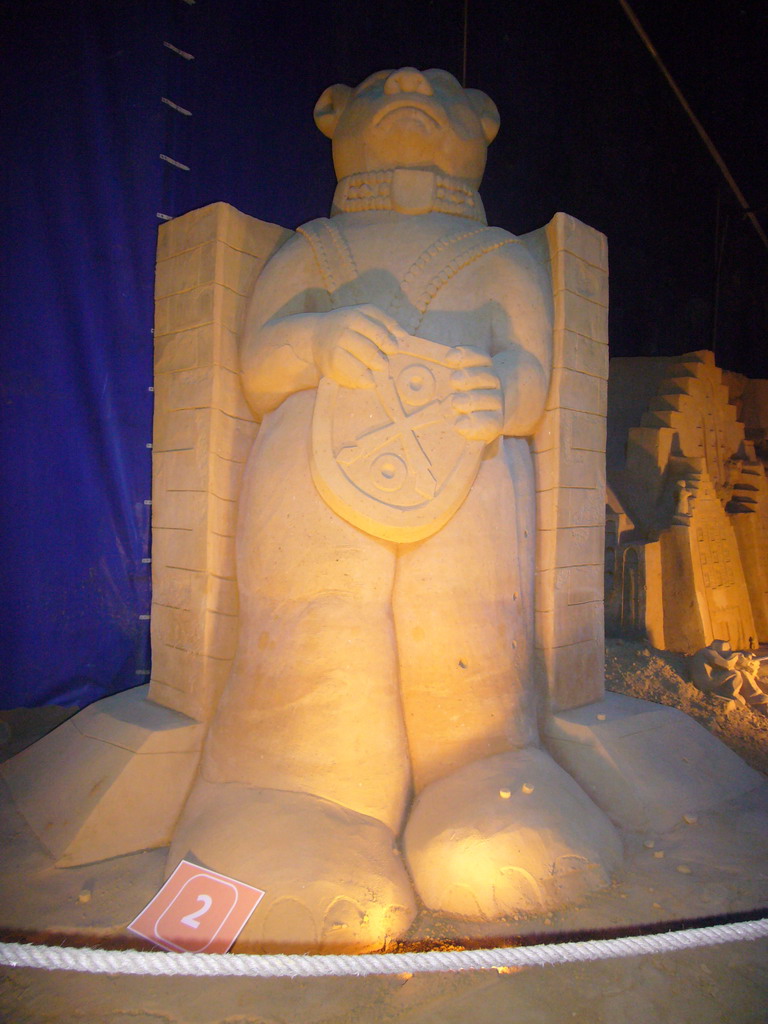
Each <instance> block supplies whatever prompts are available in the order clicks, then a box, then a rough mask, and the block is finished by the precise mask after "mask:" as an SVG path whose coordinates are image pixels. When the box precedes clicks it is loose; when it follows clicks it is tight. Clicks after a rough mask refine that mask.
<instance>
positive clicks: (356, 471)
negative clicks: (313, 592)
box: [312, 335, 485, 543]
mask: <svg viewBox="0 0 768 1024" xmlns="http://www.w3.org/2000/svg"><path fill="white" fill-rule="evenodd" d="M457 355H458V353H457V351H456V350H455V349H449V348H446V347H445V346H444V345H438V344H436V343H435V342H432V341H428V340H426V339H424V338H417V337H415V336H413V335H411V336H409V337H408V339H407V342H405V343H401V346H400V348H399V349H398V351H397V352H395V353H394V354H392V355H390V356H389V366H388V370H387V371H381V372H376V373H374V374H373V377H374V381H375V387H373V388H370V389H368V388H346V387H342V386H341V385H340V384H337V383H336V382H335V381H332V380H330V379H329V378H327V377H325V378H323V379H322V381H321V382H320V385H319V387H318V391H317V399H316V402H315V412H314V420H313V424H312V476H313V479H314V481H315V486H316V487H317V489H318V491H319V492H320V494H321V495H322V497H323V499H324V500H325V502H326V503H327V504H328V505H329V506H330V507H331V508H332V509H333V510H334V512H337V513H338V514H339V515H340V516H342V517H343V518H344V519H346V520H347V521H348V522H350V523H352V524H353V525H354V526H357V527H359V528H360V529H361V530H365V531H366V532H367V533H370V534H373V536H375V537H381V538H383V539H385V540H390V541H394V542H395V543H411V542H413V541H418V540H423V539H424V538H425V537H429V536H430V535H431V534H433V533H436V532H437V531H438V530H439V529H440V528H441V527H442V526H444V525H445V523H447V522H448V520H449V519H450V518H451V516H452V515H453V514H454V512H455V511H456V510H457V509H458V508H459V506H460V505H461V503H462V502H463V501H464V499H465V498H466V496H467V494H468V493H469V489H470V487H471V486H472V483H473V481H474V479H475V477H476V475H477V471H478V468H479V465H480V459H481V458H482V454H483V449H484V447H485V445H484V444H483V442H482V441H468V440H466V439H465V438H463V437H462V436H461V435H460V434H459V433H458V432H457V431H456V429H455V427H454V424H455V422H456V418H457V414H456V412H455V411H454V409H453V407H452V403H451V398H452V396H453V394H454V390H453V388H452V386H451V374H452V373H453V372H454V370H456V369H457V362H456V356H457ZM447 360H450V364H449V362H448V361H447ZM458 365H460V364H458Z"/></svg>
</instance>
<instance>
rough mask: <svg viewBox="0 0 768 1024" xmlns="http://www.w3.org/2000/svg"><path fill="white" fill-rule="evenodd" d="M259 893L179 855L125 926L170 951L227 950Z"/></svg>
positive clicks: (256, 904) (257, 890)
mask: <svg viewBox="0 0 768 1024" xmlns="http://www.w3.org/2000/svg"><path fill="white" fill-rule="evenodd" d="M263 895H264V892H263V890H262V889H256V888H254V887H253V886H252V885H246V884H245V882H238V881H237V880H236V879H234V878H227V876H226V875H220V874H219V873H218V872H217V871H211V870H210V869H209V868H201V867H199V866H198V865H197V864H191V863H190V862H189V861H187V860H183V861H182V862H181V863H180V864H179V866H178V867H177V868H176V870H175V871H174V872H173V874H172V875H171V877H170V878H169V879H168V881H167V882H166V883H165V885H164V886H163V887H162V889H161V890H160V892H158V894H157V896H155V897H154V899H153V900H151V902H150V903H148V904H147V906H146V907H145V908H144V910H142V912H141V913H140V914H139V916H138V917H137V918H135V919H134V920H133V921H131V923H130V924H129V925H128V930H129V931H131V932H133V933H134V934H135V935H141V936H142V938H145V939H149V941H150V942H154V943H155V945H157V946H162V947H163V949H168V950H171V951H174V952H188V953H226V952H227V950H228V949H229V948H230V946H231V945H232V943H233V942H234V941H235V939H236V938H237V936H238V935H239V934H240V932H241V931H242V930H243V928H244V927H245V923H246V921H247V920H248V918H249V917H250V916H251V914H252V913H253V912H254V910H255V909H256V907H257V906H258V904H259V902H260V900H261V898H262V896H263Z"/></svg>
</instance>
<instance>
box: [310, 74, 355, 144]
mask: <svg viewBox="0 0 768 1024" xmlns="http://www.w3.org/2000/svg"><path fill="white" fill-rule="evenodd" d="M351 95H352V90H351V89H350V87H349V86H348V85H330V86H328V88H327V89H326V90H325V92H324V93H323V95H322V96H321V97H320V99H319V100H318V101H317V103H316V104H315V124H316V125H317V127H318V128H319V129H320V131H321V132H322V133H323V135H327V136H328V138H329V139H332V138H333V134H334V132H335V131H336V125H337V124H338V123H339V118H340V117H341V115H342V114H343V113H344V108H345V107H346V105H347V103H348V102H349V97H350V96H351Z"/></svg>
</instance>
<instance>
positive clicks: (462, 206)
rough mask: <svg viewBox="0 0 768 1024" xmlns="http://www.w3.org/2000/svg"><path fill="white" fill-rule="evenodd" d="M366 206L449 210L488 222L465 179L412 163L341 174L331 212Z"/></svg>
mask: <svg viewBox="0 0 768 1024" xmlns="http://www.w3.org/2000/svg"><path fill="white" fill-rule="evenodd" d="M366 210H393V211H395V212H396V213H407V214H423V213H452V214H455V215H456V216H457V217H466V218H467V219H468V220H474V221H477V222H478V223H480V224H487V220H486V217H485V208H484V207H483V201H482V199H481V198H480V195H479V193H478V192H476V191H475V190H474V189H473V188H472V187H471V186H470V185H468V184H467V182H466V181H464V180H463V179H462V178H452V177H450V176H449V175H447V174H441V173H440V172H439V171H430V170H422V169H420V168H415V167H398V168H396V169H395V170H393V171H365V172H363V173H361V174H350V175H349V176H348V177H346V178H342V179H341V181H340V182H339V183H338V185H337V186H336V192H335V193H334V196H333V207H332V208H331V216H332V217H333V216H335V215H337V214H340V213H359V212H363V211H366Z"/></svg>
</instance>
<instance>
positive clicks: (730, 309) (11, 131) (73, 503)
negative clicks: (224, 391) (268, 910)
mask: <svg viewBox="0 0 768 1024" xmlns="http://www.w3.org/2000/svg"><path fill="white" fill-rule="evenodd" d="M635 6H636V7H637V9H638V10H639V12H640V13H641V15H642V16H643V17H645V18H647V19H650V23H649V24H648V27H649V28H650V29H651V30H652V34H654V35H655V37H656V38H659V37H660V38H661V39H662V41H663V42H665V43H667V44H668V51H667V52H668V53H671V55H672V57H674V56H675V54H677V63H676V64H674V67H675V69H676V70H678V71H679V72H680V73H681V74H682V76H683V79H682V84H683V85H684V86H685V87H686V88H690V89H692V90H693V91H694V97H693V98H694V99H696V100H697V101H698V104H699V106H698V110H699V112H700V115H701V116H702V118H703V119H704V120H706V119H707V116H711V117H714V116H715V115H716V114H718V110H719V115H718V116H720V122H719V127H720V128H721V129H722V131H721V136H720V137H721V138H723V139H724V140H725V143H726V146H727V147H729V148H728V149H727V153H726V155H727V157H728V159H729V161H730V162H731V164H732V166H733V169H734V171H735V172H736V173H737V177H739V178H740V180H742V182H745V185H744V187H745V188H747V189H748V190H749V189H751V190H752V191H751V192H750V194H751V195H755V194H758V198H759V192H760V188H761V187H763V186H764V167H765V163H764V161H762V162H760V160H758V159H755V161H754V162H753V163H751V162H750V160H749V154H750V153H752V154H753V155H754V156H755V157H756V158H757V157H758V156H759V153H758V152H757V151H756V150H755V147H754V144H752V149H751V150H750V148H749V144H746V145H745V143H744V140H745V138H746V139H748V140H749V139H752V138H753V135H754V137H756V136H757V128H758V125H761V124H762V113H763V112H764V104H762V105H761V104H757V105H755V102H754V100H751V103H752V105H751V106H750V97H754V95H756V94H759V90H757V80H756V79H755V78H754V77H753V76H752V72H751V71H750V68H751V66H752V65H751V63H750V53H752V51H751V50H749V47H750V46H751V47H752V50H753V51H754V53H752V56H753V57H754V64H755V66H757V64H758V62H759V63H760V67H761V68H762V67H763V65H764V63H765V62H764V61H763V60H762V55H761V52H760V50H759V47H760V46H761V44H760V43H759V39H760V33H759V32H757V31H756V23H755V22H754V19H753V22H749V20H748V21H747V23H745V24H743V25H742V26H741V29H739V27H738V25H736V27H734V24H733V19H730V20H729V21H728V31H729V32H730V33H731V35H730V37H729V36H728V35H727V32H726V31H725V28H724V27H723V26H721V25H720V23H719V22H718V20H717V17H716V15H717V12H718V11H719V10H720V9H721V8H722V9H725V8H724V5H723V4H718V3H713V2H704V0H703V2H702V4H701V5H696V17H695V18H694V15H693V13H692V11H691V8H690V6H689V5H688V4H686V3H685V2H684V0H674V2H673V0H670V6H669V7H668V8H667V10H668V12H671V14H668V15H667V16H665V19H662V20H661V21H657V22H654V21H653V18H654V5H653V4H652V3H651V2H650V0H643V2H638V3H637V4H636V5H635ZM741 6H742V7H743V8H745V9H748V10H751V7H750V5H749V4H746V5H741ZM508 8H509V9H508V10H507V9H505V8H504V9H500V8H499V7H498V5H496V4H495V3H492V2H491V0H471V2H470V4H469V10H470V23H469V33H468V49H467V57H468V84H470V85H475V86H477V87H479V88H484V89H485V90H486V91H488V92H489V93H490V94H491V95H492V96H493V97H494V98H495V99H496V100H497V102H498V104H499V106H500V107H501V110H502V117H503V120H502V133H501V135H500V136H499V140H498V141H497V142H496V143H495V145H494V149H493V150H492V153H491V158H490V164H489V173H488V175H487V179H486V185H485V187H484V190H483V195H484V198H485V201H486V206H487V208H488V211H489V216H490V219H491V221H492V222H494V223H498V224H501V225H503V226H504V227H507V228H509V229H511V230H513V231H527V230H531V229H533V228H534V227H537V226H540V225H541V224H543V223H545V222H546V221H547V220H549V219H550V218H551V216H552V215H553V214H554V212H555V211H556V210H557V209H565V210H567V211H568V212H570V213H573V214H574V215H576V216H578V217H580V218H581V219H583V220H586V221H587V222H589V223H591V224H593V225H594V226H595V227H597V228H599V229H600V230H603V231H606V233H608V235H609V238H610V241H611V259H612V300H613V312H612V321H611V325H612V345H613V349H614V352H615V353H616V354H623V355H625V354H658V353H666V354H673V353H675V352H680V351H686V350H690V349H692V348H704V347H711V340H712V334H711V320H712V306H713V280H714V278H715V272H716V268H718V267H719V270H718V271H717V272H718V274H719V275H720V276H719V279H718V282H719V283H718V289H719V290H718V303H719V310H720V313H719V315H720V327H719V335H718V337H719V339H720V344H721V346H722V352H723V358H722V359H721V362H724V363H725V365H728V361H729V359H730V362H731V365H733V368H735V369H748V370H749V371H750V372H751V373H752V374H753V375H761V374H762V375H764V376H765V375H768V365H766V356H765V349H766V346H765V341H764V338H765V325H766V322H767V321H768V317H766V316H765V315H764V313H765V307H766V304H767V303H766V300H765V285H764V283H763V284H762V285H761V284H760V281H763V282H764V279H765V260H764V256H765V254H764V252H763V253H762V255H761V252H760V247H759V244H757V243H756V241H755V239H754V238H753V237H752V235H751V234H750V229H749V226H748V225H747V226H746V227H745V225H744V223H743V220H741V219H740V217H739V216H738V211H736V210H735V209H734V207H733V204H732V201H731V200H730V199H729V197H728V196H727V195H725V194H724V193H723V191H722V188H721V185H720V182H719V178H718V175H717V172H716V171H715V170H714V169H713V167H712V166H711V162H710V161H709V158H708V157H707V155H706V153H705V152H704V151H703V147H702V146H701V143H700V141H699V140H698V139H697V138H696V137H695V134H694V133H693V132H692V130H691V129H690V125H689V124H688V123H687V121H686V119H685V117H684V116H683V115H682V114H681V112H680V110H679V108H678V107H677V106H676V103H675V101H674V99H673V98H672V97H671V94H670V93H669V90H668V88H667V86H666V85H665V83H664V82H663V81H662V80H661V78H660V76H659V75H658V72H657V70H656V69H655V68H654V67H653V66H652V63H651V62H650V59H649V58H648V56H647V54H646V53H645V52H644V51H643V49H642V47H641V46H640V45H639V43H638V41H637V39H636V37H635V36H634V35H633V33H632V30H631V29H630V28H629V26H628V24H627V22H626V19H625V18H624V17H623V15H622V13H621V10H620V8H619V6H618V4H617V3H615V2H613V0H589V2H587V3H586V4H585V3H572V4H571V3H563V2H562V0H541V2H540V3H537V4H535V5H527V6H526V7H525V8H524V9H523V8H522V7H521V6H520V5H508ZM740 10H741V8H740ZM463 12H464V0H440V2H437V0H434V2H433V0H426V2H424V3H420V4H416V3H406V2H405V0H386V2H385V0H369V2H368V3H366V4H362V5H361V4H359V3H356V2H352V0H338V2H337V3H330V2H325V0H298V2H292V0H282V2H274V0H196V2H193V0H69V2H63V0H53V2H49V0H36V2H34V3H33V2H29V3H19V2H18V0H14V2H13V3H10V2H7V0H0V16H1V18H2V24H0V39H2V48H3V52H2V54H0V82H2V87H3V88H2V95H3V105H2V112H1V113H0V118H1V119H2V121H1V123H0V138H2V140H3V150H4V155H5V159H4V161H3V165H2V172H1V173H2V178H1V179H0V203H1V204H2V210H1V211H0V212H1V213H2V219H1V220H0V223H1V224H2V229H3V238H2V246H1V247H0V275H1V277H0V283H1V286H2V289H1V293H2V316H1V318H0V346H1V354H2V363H1V365H0V388H2V403H1V404H0V409H1V410H2V437H3V444H2V457H1V458H0V495H2V503H3V504H2V530H0V538H1V540H0V545H1V548H0V554H1V555H2V563H1V565H2V570H1V571H0V580H1V582H0V616H1V618H0V622H1V623H2V625H1V626H0V630H1V632H2V641H1V643H0V658H1V659H2V660H1V661H0V685H1V686H2V691H1V692H0V707H6V708H8V707H14V706H19V705H27V706H30V705H36V704H44V703H62V704H81V705H82V704H86V703H88V702H90V701H92V700H94V699H96V698H98V697H101V696H104V695H106V694H109V693H112V692H116V691H118V690H122V689H125V688H128V687H130V686H133V685H137V684H139V683H141V682H143V681H145V679H146V677H147V676H148V672H149V623H148V613H149V605H150V582H149V581H150V564H149V559H150V557H151V551H150V534H149V527H150V506H149V505H148V504H147V502H148V500H149V498H150V471H151V450H150V448H149V447H148V445H149V444H150V442H151V438H152V392H151V390H150V388H151V385H152V336H151V329H152V312H153V311H152V290H153V274H154V248H155V241H156V232H157V227H158V224H159V222H160V221H159V216H160V217H173V216H177V215H179V214H181V213H185V212H187V211H188V210H191V209H195V208H197V207H200V206H203V205H206V204H207V203H211V202H215V201H218V200H224V201H227V202H230V203H232V204H233V205H234V206H236V207H238V208H239V209H241V210H243V211H244V212H246V213H249V214H251V215H253V216H257V217H261V218H263V219H265V220H270V221H274V222H277V223H280V224H283V225H286V226H289V227H294V226H296V225H297V224H299V223H301V222H303V221H306V220H309V219H310V218H312V217H316V216H320V215H323V214H324V213H326V212H327V209H328V206H329V201H330V196H331V194H332V188H333V173H332V168H331V164H330V159H329V146H328V142H327V140H325V139H324V138H323V137H322V136H321V135H320V134H319V133H318V132H317V131H316V130H315V128H314V125H313V124H312V117H311V112H312V107H313V105H314V102H315V100H316V98H317V97H318V96H319V94H320V92H321V91H322V90H323V88H325V86H327V85H329V84H331V83H333V82H336V81H345V82H348V83H350V84H354V83H356V82H358V81H360V80H361V79H362V78H363V77H365V76H366V75H367V74H369V73H370V72H371V71H373V70H378V69H379V68H382V67H396V66H401V65H405V64H411V65H415V66H417V67H435V66H437V67H445V68H447V69H448V70H450V71H453V72H454V73H455V74H457V76H460V75H461V70H462V48H463V25H462V17H463ZM505 12H506V13H505ZM741 13H742V15H743V14H744V11H743V10H742V11H741ZM755 17H757V16H756V15H755ZM696 19H698V20H696ZM598 22H599V25H600V32H597V31H596V30H595V25H596V24H597V23H598ZM760 24H762V22H760ZM739 31H740V32H741V35H739ZM724 33H725V35H724ZM753 36H754V40H753V38H752V37H753ZM723 39H724V40H725V42H724V43H723ZM680 40H686V41H687V42H688V43H689V44H690V46H689V48H688V50H686V49H685V47H683V48H682V49H680V47H679V46H678V44H679V42H680ZM691 40H693V43H692V44H691ZM716 43H718V45H715V44H716ZM720 43H722V45H720ZM675 46H678V48H677V50H676V49H675ZM729 46H730V51H729V49H728V47H729ZM708 47H709V48H708ZM744 47H747V51H748V52H747V53H746V55H745V53H744V52H743V51H744ZM702 52H703V54H704V66H705V68H706V69H707V70H708V72H709V73H710V74H713V75H716V76H717V75H722V78H721V79H719V80H718V82H717V87H716V88H712V87H711V84H712V83H711V82H710V83H709V85H710V88H707V81H706V79H705V80H704V81H703V83H702V80H701V79H700V78H697V77H696V69H697V68H698V67H699V65H700V64H701V63H702V59H701V58H702ZM729 52H730V63H729V62H728V61H727V60H725V58H724V57H723V53H725V54H726V55H727V54H728V53H729ZM736 65H739V74H734V68H735V67H736ZM686 75H687V77H686ZM762 80H763V79H761V81H762ZM697 89H698V92H696V90H697ZM728 89H730V90H731V92H730V93H729V92H728ZM729 97H731V100H730V101H729ZM166 101H170V102H166ZM734 105H735V106H734ZM178 108H182V109H181V110H179V109H178ZM720 108H722V109H720ZM735 110H736V111H737V112H738V117H736V116H734V111H735ZM753 129H754V131H753ZM740 132H741V134H739V133H740ZM163 157H169V158H170V159H171V160H173V161H176V164H183V165H184V167H186V168H188V170H185V169H182V168H180V167H178V166H176V164H173V163H170V162H168V161H167V160H165V159H163ZM758 166H759V167H762V171H761V172H760V174H762V177H760V175H759V174H758V172H756V171H755V167H758ZM761 183H762V185H761ZM718 224H720V225H721V226H722V225H723V224H727V225H729V231H728V232H727V245H726V246H721V247H720V249H717V248H716V245H715V240H716V239H717V238H718V233H717V232H718ZM721 235H722V231H721ZM761 259H762V262H761ZM761 274H762V277H760V275H761ZM761 288H762V289H763V290H762V292H761V290H760V289H761ZM745 295H749V296H751V299H750V302H751V305H750V302H745V300H744V296H745ZM755 296H757V299H756V300H755ZM761 303H762V305H761ZM761 317H762V319H761ZM739 355H740V356H741V357H742V365H738V358H737V357H738V356H739ZM761 359H762V363H761V361H760V360H761Z"/></svg>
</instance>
